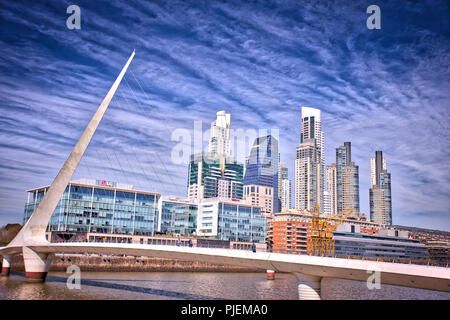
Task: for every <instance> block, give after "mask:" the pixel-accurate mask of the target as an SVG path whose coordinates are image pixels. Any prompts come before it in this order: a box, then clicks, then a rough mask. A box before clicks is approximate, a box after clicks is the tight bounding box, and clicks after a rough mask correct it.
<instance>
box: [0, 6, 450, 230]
mask: <svg viewBox="0 0 450 320" xmlns="http://www.w3.org/2000/svg"><path fill="white" fill-rule="evenodd" d="M72 4H76V5H78V6H79V7H80V8H81V29H80V30H76V29H74V30H69V29H68V28H67V26H66V19H67V18H68V17H69V15H70V14H67V13H66V9H67V7H68V6H69V5H72ZM371 4H377V5H378V6H379V7H380V8H381V29H380V30H369V29H368V28H367V27H366V19H367V18H368V16H369V14H367V13H366V9H367V7H368V6H369V5H371ZM449 16H450V8H449V2H448V1H435V0H433V1H428V2H427V1H420V2H419V1H376V2H374V1H335V2H326V1H315V0H312V1H299V0H295V1H285V0H283V1H179V2H178V1H137V0H132V1H131V0H130V1H104V2H103V1H70V2H68V1H39V3H37V1H29V2H26V1H1V2H0V225H2V224H5V223H8V222H21V221H22V218H23V208H24V204H25V201H26V190H29V189H32V188H35V187H39V186H44V185H48V184H50V183H51V181H52V180H53V178H54V177H55V176H56V174H57V172H58V170H59V168H60V167H61V165H62V164H63V163H64V161H65V159H66V158H67V156H68V154H69V153H70V151H71V149H72V148H73V146H74V144H75V143H76V141H77V139H78V138H79V136H80V135H81V133H82V132H83V130H84V128H85V126H86V124H87V123H88V121H89V119H90V118H91V116H92V115H93V113H94V112H95V110H96V109H97V107H98V105H99V104H100V102H101V101H102V99H103V97H104V95H105V94H106V92H107V91H108V89H109V87H110V86H111V84H112V82H113V81H114V79H115V77H116V76H117V75H118V73H119V71H120V69H121V68H122V66H123V65H124V63H125V62H126V60H127V59H128V57H129V55H130V54H131V52H132V50H133V49H136V56H135V58H134V60H133V62H132V64H131V65H130V68H129V70H128V72H127V74H126V76H125V80H124V81H122V84H121V86H120V88H119V90H118V92H117V94H116V96H115V98H114V100H113V101H112V103H111V105H110V109H108V111H107V113H106V115H105V117H104V119H103V121H102V123H101V125H100V127H99V129H98V131H97V133H96V135H95V136H94V139H93V140H92V142H91V145H90V146H89V148H88V150H87V152H86V154H85V157H84V158H83V160H82V162H81V164H80V166H79V168H78V169H77V171H76V173H75V175H74V179H76V178H81V177H86V178H102V179H106V180H112V181H117V180H118V181H122V182H124V183H131V184H134V185H135V187H136V188H138V189H144V190H151V191H158V192H161V193H164V194H176V195H184V194H185V192H186V178H187V165H186V164H177V163H174V161H173V159H172V157H171V154H172V152H173V150H174V147H175V146H176V145H177V142H176V141H172V139H171V136H172V134H173V133H174V131H176V130H177V129H178V130H180V129H184V130H188V131H189V132H193V128H194V121H196V120H197V121H199V120H201V121H202V122H203V123H202V124H203V129H204V130H207V129H208V127H209V125H210V122H211V121H213V120H214V118H215V114H216V112H217V111H219V110H227V112H229V113H231V123H232V127H233V128H234V129H238V128H242V129H244V130H246V129H254V130H258V129H279V132H280V133H279V136H280V150H281V160H282V162H286V163H287V164H288V167H289V170H290V177H291V178H293V172H294V171H293V169H294V158H295V148H296V146H297V145H298V144H299V134H300V125H299V124H300V109H301V106H309V107H315V108H319V109H320V110H322V128H323V131H324V133H325V153H326V154H325V156H326V158H325V160H326V164H330V163H332V162H334V161H335V148H336V147H338V146H339V145H341V144H343V142H344V141H351V142H352V156H353V160H354V161H355V162H356V164H358V165H359V170H360V201H361V211H362V212H365V213H367V214H368V213H369V205H368V193H369V191H368V190H369V184H370V180H369V176H370V164H369V159H370V157H373V156H374V153H375V151H376V150H382V151H383V153H384V156H385V157H386V159H387V168H388V171H390V172H391V174H392V180H393V182H392V192H393V222H394V224H401V225H410V226H418V227H426V228H435V229H440V230H447V231H450V212H449V208H450V186H449V178H450V165H449V158H450V148H449V142H448V141H449V120H450V108H449V107H450V24H449V23H448V19H449ZM206 138H207V137H206Z"/></svg>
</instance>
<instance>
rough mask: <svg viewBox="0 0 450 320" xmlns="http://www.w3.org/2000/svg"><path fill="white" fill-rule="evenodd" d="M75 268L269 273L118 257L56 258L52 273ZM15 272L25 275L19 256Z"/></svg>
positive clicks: (70, 256) (193, 263)
mask: <svg viewBox="0 0 450 320" xmlns="http://www.w3.org/2000/svg"><path fill="white" fill-rule="evenodd" d="M71 265H76V266H78V267H79V268H80V270H81V271H86V272H266V270H263V269H257V268H246V267H239V266H227V265H219V264H211V263H204V262H198V261H184V260H177V259H162V258H150V257H130V256H125V257H118V256H100V255H90V256H87V255H56V256H55V257H54V258H53V261H52V263H51V265H50V270H49V271H50V272H52V271H53V272H58V271H62V272H65V271H66V270H67V268H68V267H69V266H71ZM11 272H13V273H24V272H25V268H24V265H23V259H22V256H21V255H19V256H15V257H14V258H13V261H12V265H11Z"/></svg>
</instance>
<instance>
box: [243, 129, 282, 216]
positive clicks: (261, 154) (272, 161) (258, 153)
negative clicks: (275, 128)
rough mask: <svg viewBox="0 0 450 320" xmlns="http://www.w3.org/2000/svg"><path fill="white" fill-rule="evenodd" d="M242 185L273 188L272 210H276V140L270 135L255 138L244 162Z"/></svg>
mask: <svg viewBox="0 0 450 320" xmlns="http://www.w3.org/2000/svg"><path fill="white" fill-rule="evenodd" d="M244 185H245V186H249V185H254V186H266V187H272V188H273V212H278V140H277V139H275V138H274V137H273V136H272V135H267V136H263V137H259V138H256V139H255V142H254V143H253V146H252V148H251V150H250V154H249V156H248V158H247V160H246V164H245V175H244Z"/></svg>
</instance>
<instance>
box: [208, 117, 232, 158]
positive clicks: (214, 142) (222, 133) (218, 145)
mask: <svg viewBox="0 0 450 320" xmlns="http://www.w3.org/2000/svg"><path fill="white" fill-rule="evenodd" d="M230 127H231V121H230V114H229V113H226V111H225V110H222V111H219V112H217V114H216V120H215V121H213V122H212V123H211V131H210V137H209V144H208V152H210V153H217V154H221V155H224V156H226V157H231V155H232V149H231V138H230Z"/></svg>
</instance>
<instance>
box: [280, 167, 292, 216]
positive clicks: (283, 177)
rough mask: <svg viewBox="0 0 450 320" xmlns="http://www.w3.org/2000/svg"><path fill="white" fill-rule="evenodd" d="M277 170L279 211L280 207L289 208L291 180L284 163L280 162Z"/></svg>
mask: <svg viewBox="0 0 450 320" xmlns="http://www.w3.org/2000/svg"><path fill="white" fill-rule="evenodd" d="M279 168H280V169H279V170H278V175H279V177H278V181H279V184H278V187H279V188H278V189H279V190H278V198H279V199H280V202H279V209H280V210H279V211H281V209H290V208H291V192H292V191H291V189H292V188H291V180H289V174H288V167H287V165H286V163H280V165H279Z"/></svg>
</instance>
